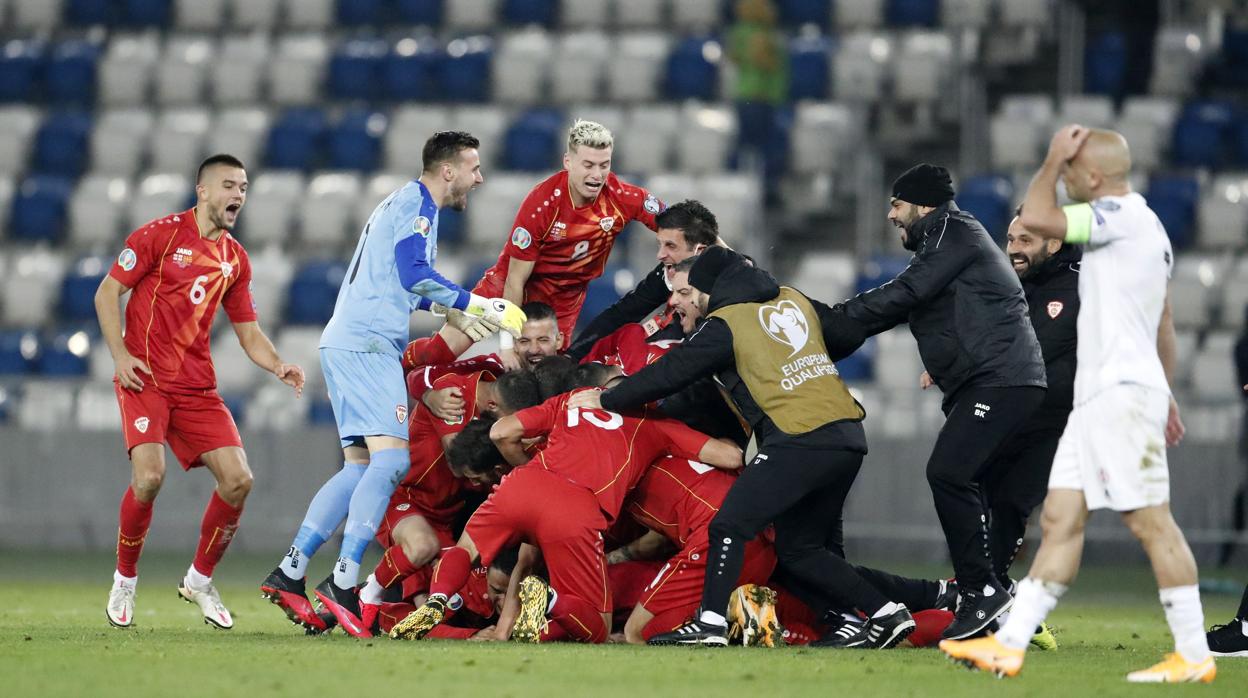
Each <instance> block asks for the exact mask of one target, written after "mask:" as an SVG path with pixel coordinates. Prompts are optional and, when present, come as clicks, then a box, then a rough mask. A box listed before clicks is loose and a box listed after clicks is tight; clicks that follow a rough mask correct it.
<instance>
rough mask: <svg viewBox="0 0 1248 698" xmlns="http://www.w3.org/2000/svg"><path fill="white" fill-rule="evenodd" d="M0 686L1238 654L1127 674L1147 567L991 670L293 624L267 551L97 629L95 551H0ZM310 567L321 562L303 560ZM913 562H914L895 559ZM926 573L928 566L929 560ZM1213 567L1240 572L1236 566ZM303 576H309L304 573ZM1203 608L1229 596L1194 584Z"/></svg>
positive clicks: (1044, 681) (892, 682)
mask: <svg viewBox="0 0 1248 698" xmlns="http://www.w3.org/2000/svg"><path fill="white" fill-rule="evenodd" d="M0 556H2V557H0V559H3V561H4V562H3V564H2V565H0V598H2V599H3V603H0V686H3V688H2V689H0V693H2V694H3V695H5V696H12V697H16V696H78V695H82V696H114V695H116V696H126V697H127V698H133V697H134V696H148V695H151V696H176V697H182V696H214V697H215V696H227V695H242V696H325V697H328V698H342V697H344V696H352V697H355V696H403V695H412V696H481V697H483V698H487V697H488V698H504V697H506V696H526V695H544V696H551V697H552V698H573V697H576V696H616V695H619V696H629V697H630V698H640V697H642V696H707V697H708V698H709V697H719V696H730V695H748V696H763V695H772V696H776V695H779V696H799V695H812V696H814V695H818V696H837V695H853V696H857V695H870V696H942V697H948V698H957V697H961V696H979V695H984V696H1050V697H1052V698H1073V697H1076V696H1091V695H1096V696H1098V697H1100V696H1115V695H1156V694H1161V693H1164V694H1166V695H1201V696H1213V695H1225V696H1231V695H1234V696H1245V695H1248V659H1224V660H1221V661H1219V663H1218V679H1217V681H1216V682H1215V683H1214V684H1213V685H1212V686H1172V687H1153V686H1131V685H1129V684H1127V683H1126V682H1125V681H1124V680H1123V679H1122V676H1123V675H1124V674H1125V673H1126V672H1128V671H1130V670H1133V669H1139V668H1142V667H1144V666H1147V665H1149V664H1151V663H1152V662H1154V661H1156V660H1157V659H1159V658H1160V657H1161V655H1162V653H1163V652H1164V651H1168V649H1169V647H1170V640H1169V635H1168V633H1167V630H1166V625H1165V620H1164V617H1163V616H1162V612H1161V609H1160V606H1159V605H1158V603H1157V597H1156V592H1155V590H1154V588H1153V585H1152V581H1151V578H1150V577H1149V575H1148V572H1147V569H1146V568H1145V567H1144V566H1143V564H1140V565H1133V566H1131V567H1130V568H1128V569H1125V570H1123V569H1118V570H1114V569H1107V568H1099V569H1090V570H1088V571H1086V572H1085V574H1084V575H1083V576H1082V577H1081V578H1080V579H1079V580H1078V581H1077V582H1076V585H1075V588H1074V589H1073V590H1072V591H1071V593H1070V594H1069V595H1068V596H1067V598H1066V599H1065V600H1064V602H1063V604H1062V606H1061V607H1059V608H1058V610H1057V612H1056V613H1055V614H1054V616H1053V618H1052V619H1051V621H1052V623H1053V625H1054V626H1055V628H1056V630H1057V631H1058V633H1059V635H1058V639H1059V641H1060V642H1061V645H1062V646H1061V648H1060V649H1059V650H1058V651H1057V652H1053V653H1040V652H1031V653H1029V655H1028V659H1027V664H1026V666H1025V668H1024V670H1023V674H1022V675H1021V676H1020V677H1018V678H1016V679H1012V680H997V679H995V678H993V677H991V676H988V675H984V674H975V673H972V672H969V671H967V670H965V669H962V668H961V667H958V666H955V665H953V664H951V663H949V662H948V661H946V660H945V659H944V658H943V656H942V655H941V654H939V652H937V651H935V650H914V649H901V650H892V651H887V652H879V651H874V652H872V651H828V650H815V649H807V648H797V647H790V648H782V649H774V650H764V649H744V648H728V649H723V650H712V649H696V648H649V647H620V646H600V647H586V646H575V645H563V644H559V645H544V646H521V645H512V644H489V645H486V644H479V643H464V642H449V641H443V642H422V643H399V642H392V641H390V640H388V639H386V638H378V639H374V640H371V641H357V640H353V639H350V638H347V637H345V636H344V635H342V634H340V633H335V634H332V635H330V636H327V637H318V638H312V637H305V636H303V634H302V633H301V632H300V631H299V630H298V629H297V628H295V627H294V626H292V625H290V624H289V623H288V622H287V621H286V620H285V618H284V616H282V614H281V613H280V612H279V611H278V610H277V609H276V608H273V607H272V606H270V605H269V604H268V603H267V602H266V601H264V600H262V599H261V598H260V595H259V591H258V590H257V585H258V583H259V580H260V579H261V578H262V577H263V576H264V574H265V573H266V572H267V571H268V569H269V568H270V567H269V566H270V565H271V564H272V560H269V559H261V558H254V557H245V556H241V555H235V556H227V557H226V559H225V561H224V562H223V563H222V565H221V568H220V569H219V570H218V574H217V577H218V586H219V588H220V589H221V593H222V596H223V598H224V600H225V602H226V604H227V605H228V606H230V608H231V610H232V611H233V612H234V617H235V622H236V625H235V629H234V630H233V631H230V632H223V631H218V630H214V629H212V628H210V627H208V626H206V625H204V624H203V623H202V621H201V619H200V617H199V614H198V610H197V609H196V608H194V607H192V606H190V605H188V604H186V603H183V602H182V601H180V600H179V599H177V598H176V592H175V587H176V583H177V580H178V578H179V574H180V572H181V571H182V570H183V569H184V567H183V566H184V565H185V564H186V560H184V559H180V558H172V557H167V556H156V555H149V556H147V557H146V558H145V559H144V560H143V565H142V568H141V570H142V579H141V582H140V585H139V594H138V598H137V612H136V621H137V626H136V627H135V628H133V629H130V630H128V631H121V630H116V629H113V628H111V627H109V626H108V623H107V621H106V620H105V618H104V602H105V600H106V598H107V595H108V587H109V584H110V581H111V580H110V570H111V558H110V557H109V556H107V555H71V554H61V555H51V554H39V555H35V554H30V553H19V552H11V551H10V552H4V551H0ZM318 571H319V568H318ZM909 571H910V572H915V571H921V570H909ZM926 571H927V572H936V570H926ZM1217 576H1226V577H1231V578H1234V579H1238V580H1239V581H1243V580H1244V578H1245V576H1246V575H1245V571H1244V570H1237V571H1233V572H1231V573H1230V574H1226V575H1217ZM313 577H314V578H316V575H315V574H314V575H313ZM1204 598H1205V614H1206V619H1207V620H1208V621H1209V622H1210V623H1213V622H1224V621H1226V620H1227V619H1229V618H1230V617H1231V616H1232V615H1233V613H1234V608H1235V605H1236V603H1237V601H1238V597H1237V596H1235V597H1232V596H1229V595H1205V597H1204Z"/></svg>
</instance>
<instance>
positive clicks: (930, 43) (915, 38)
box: [893, 32, 954, 103]
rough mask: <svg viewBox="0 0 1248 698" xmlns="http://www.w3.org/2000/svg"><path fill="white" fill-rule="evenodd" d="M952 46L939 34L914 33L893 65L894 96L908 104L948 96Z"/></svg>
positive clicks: (901, 48) (904, 43)
mask: <svg viewBox="0 0 1248 698" xmlns="http://www.w3.org/2000/svg"><path fill="white" fill-rule="evenodd" d="M953 72H954V71H953V42H952V41H951V40H950V39H949V36H948V35H946V34H943V33H940V32H914V33H912V34H910V35H908V36H906V37H905V39H904V40H903V41H902V42H901V46H900V50H899V51H898V52H897V58H896V60H895V61H894V62H893V96H894V97H895V98H896V99H898V100H900V101H902V102H907V103H913V102H933V101H936V100H938V99H940V98H942V97H944V96H945V95H947V94H949V91H950V82H949V76H950V75H952V74H953Z"/></svg>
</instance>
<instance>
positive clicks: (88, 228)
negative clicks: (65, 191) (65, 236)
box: [69, 174, 130, 252]
mask: <svg viewBox="0 0 1248 698" xmlns="http://www.w3.org/2000/svg"><path fill="white" fill-rule="evenodd" d="M129 201H130V184H129V181H128V180H127V179H126V178H125V177H113V176H109V175H100V174H91V175H87V176H86V177H83V178H82V179H81V180H79V182H78V186H77V187H76V188H75V189H74V193H73V196H72V197H71V198H70V200H69V241H70V243H71V244H73V245H74V246H75V247H78V248H85V249H91V250H94V251H100V252H109V251H112V250H111V246H113V245H114V243H116V242H117V237H118V234H119V233H120V232H121V224H122V220H123V218H124V213H125V211H126V205H127V204H128V203H129Z"/></svg>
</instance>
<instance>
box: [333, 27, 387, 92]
mask: <svg viewBox="0 0 1248 698" xmlns="http://www.w3.org/2000/svg"><path fill="white" fill-rule="evenodd" d="M388 49H389V46H388V45H387V44H386V42H385V41H383V40H381V39H351V40H349V41H346V42H343V43H342V44H340V45H339V46H338V49H337V50H336V51H335V52H334V56H333V58H331V59H330V60H329V90H328V92H329V96H330V97H331V98H333V99H361V100H367V99H374V98H376V97H378V96H379V95H378V93H379V92H380V89H379V88H380V87H381V84H382V83H381V74H382V69H383V67H384V64H385V61H386V56H387V54H388V52H389V51H388Z"/></svg>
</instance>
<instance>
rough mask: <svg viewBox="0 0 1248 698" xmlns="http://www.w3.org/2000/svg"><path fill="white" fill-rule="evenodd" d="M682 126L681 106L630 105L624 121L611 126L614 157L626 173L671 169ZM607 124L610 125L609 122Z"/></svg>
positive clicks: (653, 172) (644, 172) (646, 172)
mask: <svg viewBox="0 0 1248 698" xmlns="http://www.w3.org/2000/svg"><path fill="white" fill-rule="evenodd" d="M681 126H682V122H681V114H680V109H679V108H678V107H676V106H675V105H672V104H648V105H647V104H643V105H638V106H635V107H633V108H632V111H631V112H630V114H629V117H628V119H627V120H626V122H625V123H624V124H621V125H620V126H619V127H616V128H614V132H615V133H616V134H617V135H616V139H615V152H614V157H615V158H616V159H617V160H619V164H618V167H619V168H622V169H624V170H625V171H628V172H639V173H642V174H656V173H659V172H665V171H667V170H668V169H669V168H670V165H671V163H672V160H673V153H674V150H675V146H674V144H675V140H676V135H677V133H679V132H680V130H681ZM608 127H609V128H611V126H610V124H608Z"/></svg>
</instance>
